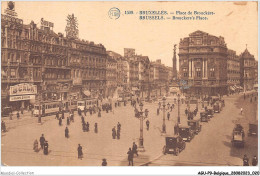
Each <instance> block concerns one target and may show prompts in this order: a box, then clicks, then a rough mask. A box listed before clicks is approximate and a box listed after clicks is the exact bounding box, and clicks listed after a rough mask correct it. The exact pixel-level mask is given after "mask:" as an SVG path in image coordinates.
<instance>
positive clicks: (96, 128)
mask: <svg viewBox="0 0 260 176" xmlns="http://www.w3.org/2000/svg"><path fill="white" fill-rule="evenodd" d="M94 131H95V133H98V124H97V123H95V130H94Z"/></svg>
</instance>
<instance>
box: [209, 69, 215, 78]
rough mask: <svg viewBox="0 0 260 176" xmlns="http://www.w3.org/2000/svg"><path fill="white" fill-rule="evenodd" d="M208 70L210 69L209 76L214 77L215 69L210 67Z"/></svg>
mask: <svg viewBox="0 0 260 176" xmlns="http://www.w3.org/2000/svg"><path fill="white" fill-rule="evenodd" d="M209 71H210V76H211V77H214V76H215V69H214V68H210V69H209Z"/></svg>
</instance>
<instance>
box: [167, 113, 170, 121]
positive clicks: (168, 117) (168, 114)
mask: <svg viewBox="0 0 260 176" xmlns="http://www.w3.org/2000/svg"><path fill="white" fill-rule="evenodd" d="M167 119H168V121H169V120H170V112H168V113H167Z"/></svg>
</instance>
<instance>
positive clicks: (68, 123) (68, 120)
mask: <svg viewBox="0 0 260 176" xmlns="http://www.w3.org/2000/svg"><path fill="white" fill-rule="evenodd" d="M67 125H70V119H69V117H67Z"/></svg>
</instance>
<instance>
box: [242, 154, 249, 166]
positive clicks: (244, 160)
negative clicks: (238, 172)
mask: <svg viewBox="0 0 260 176" xmlns="http://www.w3.org/2000/svg"><path fill="white" fill-rule="evenodd" d="M243 166H249V159H248V157H247V156H246V155H244V158H243Z"/></svg>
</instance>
